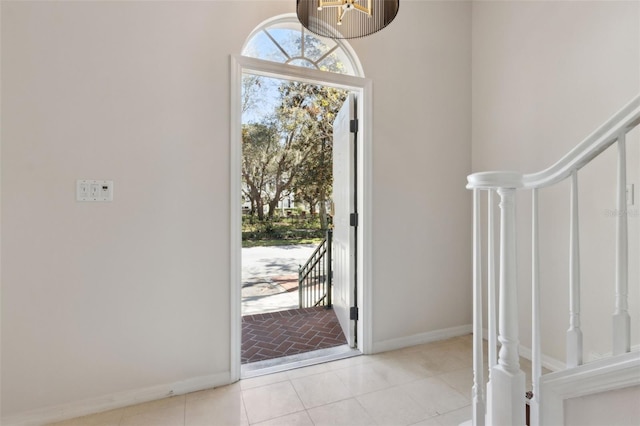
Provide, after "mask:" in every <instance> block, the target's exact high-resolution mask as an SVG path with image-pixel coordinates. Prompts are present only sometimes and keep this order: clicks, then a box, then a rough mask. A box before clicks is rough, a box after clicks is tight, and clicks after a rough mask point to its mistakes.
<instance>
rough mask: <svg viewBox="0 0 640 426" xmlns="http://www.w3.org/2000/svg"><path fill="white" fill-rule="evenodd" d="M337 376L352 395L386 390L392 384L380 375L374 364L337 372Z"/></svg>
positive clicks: (356, 366)
mask: <svg viewBox="0 0 640 426" xmlns="http://www.w3.org/2000/svg"><path fill="white" fill-rule="evenodd" d="M335 373H336V375H337V376H338V377H339V378H340V380H341V381H342V383H344V385H345V386H346V387H347V389H348V390H349V393H350V394H351V395H354V396H355V395H362V394H365V393H370V392H375V391H378V390H381V389H386V388H388V387H390V386H391V384H390V383H389V382H388V381H387V380H386V379H385V378H384V376H382V375H381V374H380V373H378V372H377V371H376V370H375V368H374V367H373V363H366V364H361V365H355V366H353V367H351V368H343V369H340V370H336V372H335Z"/></svg>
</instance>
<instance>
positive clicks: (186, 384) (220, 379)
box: [1, 372, 231, 426]
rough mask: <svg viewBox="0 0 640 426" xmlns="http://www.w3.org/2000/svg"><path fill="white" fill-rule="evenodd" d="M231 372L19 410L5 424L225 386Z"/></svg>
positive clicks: (22, 424)
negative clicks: (27, 410)
mask: <svg viewBox="0 0 640 426" xmlns="http://www.w3.org/2000/svg"><path fill="white" fill-rule="evenodd" d="M230 377H231V376H230V374H229V372H225V373H220V374H211V375H208V376H201V377H194V378H192V379H188V380H182V381H180V382H175V383H167V384H164V385H158V386H152V387H148V388H143V389H135V390H131V391H125V392H117V393H113V394H110V395H104V396H100V397H97V398H90V399H85V400H82V401H78V402H72V403H69V404H63V405H57V406H53V407H45V408H40V409H38V410H33V411H29V412H26V413H20V414H17V415H13V416H10V417H5V418H2V422H1V423H2V425H4V426H41V425H44V424H47V423H53V422H58V421H62V420H67V419H73V418H75V417H81V416H86V415H89V414H95V413H101V412H103V411H109V410H113V409H116V408H122V407H127V406H129V405H135V404H140V403H143V402H148V401H154V400H156V399H162V398H166V397H169V396H175V395H183V394H186V393H190V392H197V391H200V390H204V389H210V388H214V387H219V386H223V385H226V384H229V383H230Z"/></svg>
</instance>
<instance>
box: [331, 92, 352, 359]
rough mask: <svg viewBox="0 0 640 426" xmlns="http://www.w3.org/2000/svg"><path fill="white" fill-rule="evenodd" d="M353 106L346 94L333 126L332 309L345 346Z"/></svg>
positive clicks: (347, 333)
mask: <svg viewBox="0 0 640 426" xmlns="http://www.w3.org/2000/svg"><path fill="white" fill-rule="evenodd" d="M356 132H357V121H356V102H355V96H354V95H353V94H349V96H348V97H347V100H346V101H345V103H344V105H343V106H342V109H340V112H339V113H338V116H337V117H336V119H335V121H334V123H333V202H334V216H333V226H334V231H333V259H334V260H333V307H334V310H335V313H336V316H337V317H338V321H339V322H340V325H341V326H342V330H343V332H344V335H345V337H346V338H347V342H348V343H349V346H351V347H352V348H355V347H356V346H357V335H356V321H357V313H358V308H357V307H356V300H357V298H356V294H355V292H356V254H357V253H356V250H357V241H356V235H357V234H356V230H357V203H356V199H357V198H356V196H357V194H356V184H357V182H356V170H355V167H356V162H355V161H356V158H357V156H356V154H357V152H356V151H357V150H356V140H357V138H356V134H357V133H356Z"/></svg>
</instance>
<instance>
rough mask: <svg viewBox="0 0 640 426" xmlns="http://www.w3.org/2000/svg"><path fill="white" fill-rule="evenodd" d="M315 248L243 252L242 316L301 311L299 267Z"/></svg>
mask: <svg viewBox="0 0 640 426" xmlns="http://www.w3.org/2000/svg"><path fill="white" fill-rule="evenodd" d="M316 247H317V246H316V245H313V244H298V245H290V246H272V247H250V248H243V249H242V315H250V314H257V313H265V312H276V311H281V310H286V309H296V308H298V291H297V283H298V267H299V266H300V265H303V264H304V263H305V262H306V261H307V259H308V258H309V256H311V254H312V253H313V251H314V250H315V249H316Z"/></svg>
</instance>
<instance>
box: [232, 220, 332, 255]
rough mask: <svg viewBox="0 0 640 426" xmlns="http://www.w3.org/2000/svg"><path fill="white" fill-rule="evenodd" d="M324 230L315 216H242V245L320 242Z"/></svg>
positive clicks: (260, 245) (282, 244) (284, 244)
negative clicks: (260, 217)
mask: <svg viewBox="0 0 640 426" xmlns="http://www.w3.org/2000/svg"><path fill="white" fill-rule="evenodd" d="M324 234H325V232H324V231H322V230H321V229H320V220H319V218H318V217H317V215H316V216H315V217H308V218H297V217H296V218H294V217H287V218H282V217H274V218H271V219H266V220H264V221H259V220H257V218H255V217H251V216H243V217H242V247H243V248H246V247H270V246H289V245H295V244H320V242H321V241H322V240H323V238H324Z"/></svg>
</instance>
